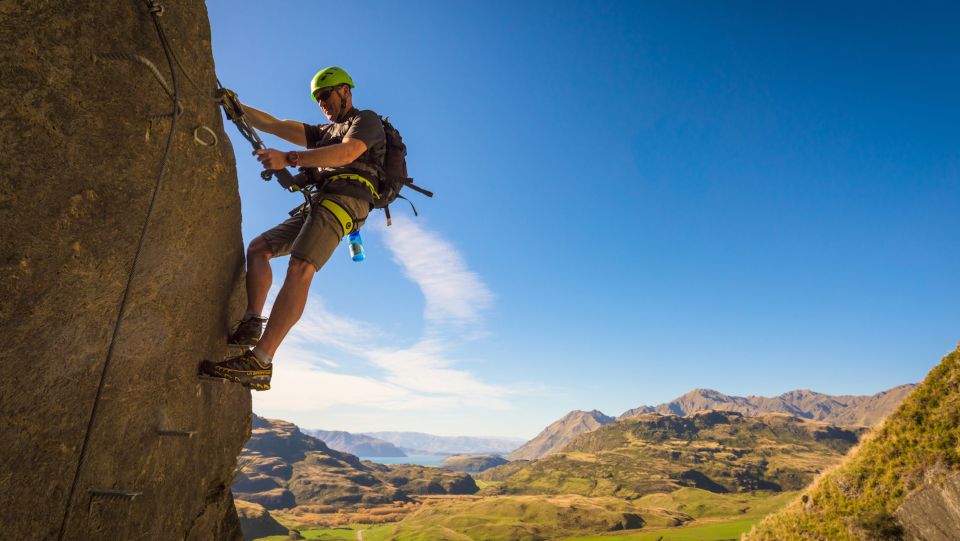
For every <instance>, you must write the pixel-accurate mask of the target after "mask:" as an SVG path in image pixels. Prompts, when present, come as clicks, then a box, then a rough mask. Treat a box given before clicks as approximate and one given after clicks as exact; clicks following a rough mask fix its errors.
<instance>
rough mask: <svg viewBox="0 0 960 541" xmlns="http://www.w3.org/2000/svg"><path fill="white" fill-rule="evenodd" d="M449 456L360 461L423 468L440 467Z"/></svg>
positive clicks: (370, 457)
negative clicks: (410, 465)
mask: <svg viewBox="0 0 960 541" xmlns="http://www.w3.org/2000/svg"><path fill="white" fill-rule="evenodd" d="M445 458H447V455H410V456H362V457H360V460H369V461H370V462H376V463H377V464H419V465H421V466H439V465H440V464H441V463H442V462H443V459H445Z"/></svg>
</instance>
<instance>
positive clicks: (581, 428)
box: [507, 410, 615, 460]
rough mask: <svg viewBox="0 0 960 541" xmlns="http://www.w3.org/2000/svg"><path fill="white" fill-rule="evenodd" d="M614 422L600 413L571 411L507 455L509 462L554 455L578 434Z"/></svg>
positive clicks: (594, 411)
mask: <svg viewBox="0 0 960 541" xmlns="http://www.w3.org/2000/svg"><path fill="white" fill-rule="evenodd" d="M613 421H615V419H614V418H613V417H607V416H606V415H604V414H603V413H602V412H599V411H597V410H593V411H571V412H570V413H568V414H566V415H564V416H563V417H561V418H560V419H559V420H557V421H555V422H554V423H553V424H551V425H550V426H548V427H547V428H544V429H543V431H541V432H540V433H539V434H537V436H536V437H535V438H533V439H532V440H530V441H528V442H527V443H525V444H523V446H522V447H520V448H519V449H517V450H516V451H514V452H512V453H510V454H509V455H507V458H508V459H509V460H534V459H537V458H540V457H543V456H546V455H549V454H550V453H555V452H557V451H559V450H560V449H562V448H563V447H564V446H565V445H566V444H568V443H570V442H571V441H573V440H574V438H576V437H577V436H579V435H580V434H583V433H585V432H592V431H594V430H596V429H598V428H600V427H601V426H603V425H606V424H609V423H612V422H613Z"/></svg>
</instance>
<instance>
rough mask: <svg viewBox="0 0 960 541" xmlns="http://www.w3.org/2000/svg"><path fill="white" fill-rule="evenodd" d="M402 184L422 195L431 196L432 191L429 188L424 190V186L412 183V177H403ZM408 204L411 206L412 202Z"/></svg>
mask: <svg viewBox="0 0 960 541" xmlns="http://www.w3.org/2000/svg"><path fill="white" fill-rule="evenodd" d="M403 185H404V186H406V187H408V188H413V189H414V190H416V191H418V192H420V193H422V194H423V195H425V196H427V197H433V192H431V191H430V190H426V189H424V188H421V187H420V186H417V185H416V184H414V183H413V179H412V178H405V179H403ZM397 197H403V196H402V195H398V196H397ZM403 198H404V199H407V198H406V197H403ZM407 201H408V202H409V201H410V200H409V199H407ZM410 205H411V206H413V203H410Z"/></svg>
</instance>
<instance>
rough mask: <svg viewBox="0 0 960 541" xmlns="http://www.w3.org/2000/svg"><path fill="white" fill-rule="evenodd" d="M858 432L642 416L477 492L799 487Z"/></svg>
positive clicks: (767, 419)
mask: <svg viewBox="0 0 960 541" xmlns="http://www.w3.org/2000/svg"><path fill="white" fill-rule="evenodd" d="M858 436H859V432H858V431H856V430H846V429H842V428H837V427H834V426H831V425H828V424H826V423H821V422H816V421H809V420H805V419H799V418H795V417H790V416H787V415H782V414H770V415H765V416H762V417H744V416H743V415H741V414H739V413H736V412H726V411H706V412H699V413H696V414H692V415H688V416H685V417H678V416H675V415H661V414H656V413H651V414H643V415H639V416H637V417H633V418H630V419H625V420H622V421H618V422H615V423H611V424H608V425H606V426H603V427H601V428H599V429H597V430H595V431H593V432H589V433H586V434H581V435H580V436H578V437H577V438H576V439H575V440H574V441H573V442H571V443H570V444H569V445H567V447H565V448H564V449H563V451H562V452H560V453H557V454H554V455H550V456H547V457H544V458H541V459H539V460H536V461H530V462H528V461H521V462H516V463H511V464H506V465H504V466H499V467H497V468H493V469H490V470H487V471H486V472H483V473H481V474H478V475H477V476H476V477H477V478H478V479H483V480H485V481H488V482H490V485H489V486H487V487H486V488H484V490H483V492H482V493H483V494H579V495H583V496H614V497H618V498H625V499H636V498H639V497H641V496H643V495H645V494H653V493H663V492H671V491H674V490H677V489H679V488H683V487H696V488H701V489H704V490H707V491H710V492H716V493H725V492H734V493H736V492H744V491H754V490H769V491H783V490H798V489H801V488H803V487H805V486H806V485H807V484H808V483H810V481H812V480H813V478H814V476H815V475H816V474H818V473H819V472H821V471H822V470H823V469H824V468H825V467H828V466H831V465H833V464H836V463H837V462H839V460H840V459H841V458H842V456H843V454H844V453H845V452H846V451H847V450H848V449H850V448H851V447H852V446H853V445H855V444H856V442H857V439H858Z"/></svg>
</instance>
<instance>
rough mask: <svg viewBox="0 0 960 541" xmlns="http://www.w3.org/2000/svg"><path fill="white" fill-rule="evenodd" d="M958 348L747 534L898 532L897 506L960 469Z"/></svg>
mask: <svg viewBox="0 0 960 541" xmlns="http://www.w3.org/2000/svg"><path fill="white" fill-rule="evenodd" d="M958 444H960V349H958V350H957V351H954V352H952V353H950V354H949V355H947V356H946V357H944V358H943V360H942V361H941V362H940V364H939V365H937V366H936V367H935V368H934V369H933V370H931V371H930V373H929V374H928V375H927V377H926V379H925V380H924V381H923V383H921V384H920V385H919V386H917V388H916V389H914V391H913V393H911V394H910V395H909V396H908V397H907V398H906V399H905V400H904V401H903V403H902V404H901V405H900V407H899V408H898V409H897V410H896V411H894V412H893V413H892V414H891V415H890V416H889V417H888V418H887V419H886V421H885V422H884V423H883V424H882V425H881V426H880V427H878V428H877V429H875V430H874V431H873V432H872V433H871V434H869V435H868V436H867V437H866V438H865V440H864V441H863V443H861V444H860V446H859V447H857V448H856V449H855V450H854V451H852V452H851V454H850V455H849V456H848V458H847V459H846V460H845V461H844V462H842V463H841V464H840V465H839V466H838V467H837V468H835V469H834V470H832V471H829V472H827V473H825V474H824V475H822V476H821V477H820V478H819V479H817V481H816V482H815V483H814V484H813V485H812V486H811V487H810V488H809V489H808V490H806V491H804V493H803V495H802V496H801V497H800V498H798V499H797V500H795V501H794V502H792V503H791V504H790V505H789V506H788V507H787V508H786V509H784V510H783V511H781V512H779V513H775V514H773V515H770V516H769V517H767V518H765V519H764V520H763V521H761V522H760V523H759V524H758V525H757V526H756V527H755V528H753V530H751V531H750V533H749V534H748V535H746V536H744V540H745V541H746V540H749V541H765V540H783V539H796V540H829V541H846V540H857V541H859V540H885V539H891V540H892V539H899V537H900V535H901V532H900V527H899V525H898V523H897V521H896V520H895V518H894V516H893V513H894V511H895V510H896V509H897V507H899V506H900V504H901V503H902V502H903V500H904V498H905V497H906V496H907V494H909V493H910V492H911V491H912V490H914V489H916V488H918V487H920V486H921V485H922V484H923V483H924V482H925V481H930V480H934V479H939V478H942V477H944V476H946V475H948V474H950V473H952V472H955V471H960V447H958Z"/></svg>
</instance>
